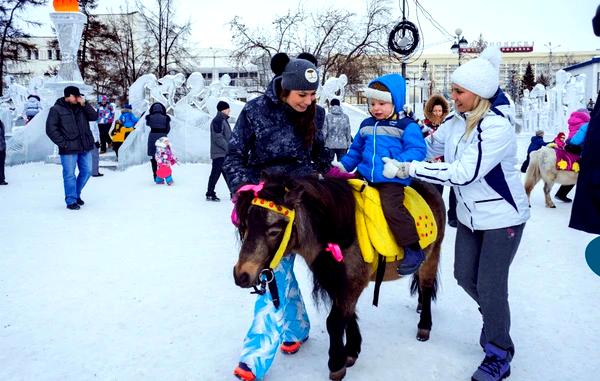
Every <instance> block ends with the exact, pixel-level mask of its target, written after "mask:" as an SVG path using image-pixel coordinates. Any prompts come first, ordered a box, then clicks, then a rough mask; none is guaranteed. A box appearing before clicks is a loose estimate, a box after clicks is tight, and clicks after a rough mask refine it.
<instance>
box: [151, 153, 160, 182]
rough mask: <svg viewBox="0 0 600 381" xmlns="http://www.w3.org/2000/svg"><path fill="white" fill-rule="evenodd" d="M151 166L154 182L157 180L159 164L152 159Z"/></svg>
mask: <svg viewBox="0 0 600 381" xmlns="http://www.w3.org/2000/svg"><path fill="white" fill-rule="evenodd" d="M150 164H152V180H154V179H156V170H157V169H158V163H157V162H156V159H155V158H154V157H153V158H152V159H150Z"/></svg>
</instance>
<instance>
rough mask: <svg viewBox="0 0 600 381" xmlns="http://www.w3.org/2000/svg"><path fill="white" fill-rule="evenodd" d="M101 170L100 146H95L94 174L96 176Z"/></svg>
mask: <svg viewBox="0 0 600 381" xmlns="http://www.w3.org/2000/svg"><path fill="white" fill-rule="evenodd" d="M99 170H100V154H99V153H98V148H96V146H94V149H92V175H93V176H96V175H97V174H98V171H99Z"/></svg>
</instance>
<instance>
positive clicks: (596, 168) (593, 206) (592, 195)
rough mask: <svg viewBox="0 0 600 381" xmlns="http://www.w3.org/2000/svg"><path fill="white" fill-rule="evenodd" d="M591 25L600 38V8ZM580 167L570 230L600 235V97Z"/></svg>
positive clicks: (595, 107)
mask: <svg viewBox="0 0 600 381" xmlns="http://www.w3.org/2000/svg"><path fill="white" fill-rule="evenodd" d="M592 25H593V27H594V34H595V35H596V36H598V37H600V6H598V8H597V9H596V15H595V16H594V18H593V20H592ZM579 166H580V170H579V175H578V176H577V187H576V188H575V197H574V198H573V207H572V209H571V220H570V221H569V227H571V228H573V229H577V230H581V231H585V232H588V233H592V234H600V94H599V95H598V98H597V99H596V104H595V106H594V109H593V111H592V117H591V119H590V122H589V124H588V126H587V132H586V135H585V140H584V141H583V150H582V154H581V159H580V160H579Z"/></svg>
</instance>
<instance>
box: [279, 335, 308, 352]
mask: <svg viewBox="0 0 600 381" xmlns="http://www.w3.org/2000/svg"><path fill="white" fill-rule="evenodd" d="M306 340H308V337H307V338H306V339H304V340H300V341H284V342H283V343H281V346H279V350H281V353H283V354H286V355H293V354H295V353H297V352H298V351H299V350H300V347H301V346H302V344H304V343H305V342H306Z"/></svg>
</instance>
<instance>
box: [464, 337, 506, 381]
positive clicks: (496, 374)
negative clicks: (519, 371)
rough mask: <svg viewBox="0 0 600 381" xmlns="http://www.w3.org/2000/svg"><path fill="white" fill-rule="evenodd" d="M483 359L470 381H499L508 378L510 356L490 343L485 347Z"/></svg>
mask: <svg viewBox="0 0 600 381" xmlns="http://www.w3.org/2000/svg"><path fill="white" fill-rule="evenodd" d="M484 350H485V358H484V359H483V362H482V363H481V365H479V368H477V370H476V371H475V373H473V377H471V381H500V380H504V379H505V378H507V377H508V376H510V360H511V359H512V355H511V354H510V353H509V352H508V351H506V350H504V349H502V348H499V347H497V346H495V345H494V344H492V343H487V344H486V345H485V348H484Z"/></svg>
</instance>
